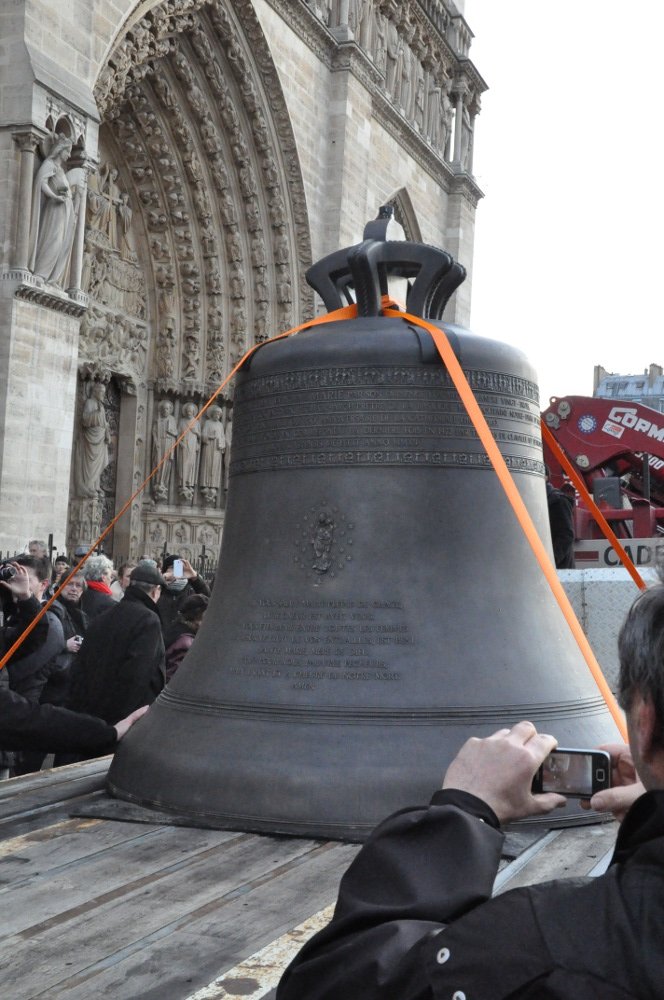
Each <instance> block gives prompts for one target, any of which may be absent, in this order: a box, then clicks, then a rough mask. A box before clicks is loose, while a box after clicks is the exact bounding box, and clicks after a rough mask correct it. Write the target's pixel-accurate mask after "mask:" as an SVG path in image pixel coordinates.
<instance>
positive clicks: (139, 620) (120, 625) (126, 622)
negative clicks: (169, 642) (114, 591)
mask: <svg viewBox="0 0 664 1000" xmlns="http://www.w3.org/2000/svg"><path fill="white" fill-rule="evenodd" d="M164 681H165V675H164V641H163V639H162V635H161V625H160V622H159V615H158V614H157V608H156V605H155V603H154V601H153V600H152V599H151V598H150V597H148V595H147V594H145V593H144V592H143V591H142V590H140V588H139V587H135V586H131V585H130V586H129V587H128V588H127V590H126V591H125V596H124V597H123V599H122V600H121V601H118V602H115V601H114V602H113V607H112V608H110V610H109V611H106V612H105V613H104V614H103V615H100V616H99V617H98V618H95V619H94V621H92V622H90V624H89V626H88V631H87V633H86V636H85V642H84V643H83V645H82V647H81V651H80V653H78V654H77V656H76V660H75V662H74V663H73V665H72V668H71V693H70V701H69V707H70V708H72V709H74V710H75V711H78V712H89V713H90V714H91V715H98V716H100V717H101V718H102V719H105V720H106V721H107V722H110V723H115V722H119V721H120V720H121V719H124V718H125V716H127V715H129V714H130V712H133V711H134V710H135V709H137V708H140V707H141V705H149V704H150V703H151V702H153V701H154V699H155V698H156V697H157V695H158V694H159V692H160V691H161V689H162V688H163V686H164Z"/></svg>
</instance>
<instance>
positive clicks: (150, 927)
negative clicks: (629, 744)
mask: <svg viewBox="0 0 664 1000" xmlns="http://www.w3.org/2000/svg"><path fill="white" fill-rule="evenodd" d="M108 762H109V758H104V759H102V760H97V761H93V762H89V763H85V764H75V765H72V766H70V767H67V768H61V769H59V770H57V771H42V772H40V773H39V774H37V775H30V776H27V777H24V778H15V779H12V780H11V781H5V782H1V783H0V912H1V913H2V921H1V925H0V927H1V929H0V983H1V984H2V985H1V986H0V996H1V997H2V998H3V1000H29V998H36V997H40V998H48V1000H51V998H66V1000H90V998H93V997H94V998H95V1000H96V998H109V1000H221V998H224V1000H233V998H240V997H242V998H243V1000H247V998H248V1000H267V998H270V997H273V995H274V986H275V984H276V982H277V981H278V979H279V976H280V973H281V970H282V969H283V968H284V966H285V965H286V964H287V963H288V962H289V961H290V958H291V957H292V955H293V954H295V952H296V951H297V950H298V949H299V947H300V946H301V944H302V942H303V941H304V940H306V938H307V937H309V936H310V935H311V934H312V933H314V931H315V930H317V929H318V927H319V926H322V925H323V924H324V923H325V922H326V921H327V919H329V914H330V912H331V906H332V904H333V902H334V899H335V896H336V889H337V886H338V883H339V879H340V877H341V875H342V874H343V872H344V870H345V869H346V868H347V866H348V864H349V863H350V861H351V860H352V858H353V857H354V855H355V853H356V852H357V850H358V848H357V846H356V845H349V844H342V843H338V842H332V841H316V840H304V839H299V838H292V837H268V836H257V835H255V834H246V833H232V832H227V831H218V830H199V829H194V828H191V827H184V826H170V825H169V826H167V825H159V824H156V823H154V824H152V823H147V824H146V823H135V822H126V821H123V820H117V819H98V818H90V817H89V816H87V817H86V816H75V815H74V814H75V813H77V812H81V811H83V812H85V811H86V810H87V811H88V812H89V811H90V810H91V808H92V809H93V810H94V807H95V804H97V805H98V804H99V802H100V800H101V799H102V797H103V796H104V792H103V782H104V777H105V774H106V770H107V768H108ZM614 837H615V825H614V824H613V823H610V824H602V825H599V826H586V827H576V828H573V829H569V830H552V831H547V830H537V831H533V830H529V831H527V832H526V833H519V834H516V835H511V836H509V837H508V840H507V842H506V858H505V861H504V864H503V867H502V869H501V871H500V873H499V875H498V879H497V882H496V891H497V892H501V891H504V890H505V889H506V888H512V887H513V886H515V885H520V884H526V883H530V882H536V881H543V880H545V879H548V878H552V877H557V876H562V875H585V874H590V873H595V874H597V873H599V872H600V871H601V870H603V868H604V867H605V866H606V864H607V863H608V858H609V856H610V851H611V848H612V844H613V840H614Z"/></svg>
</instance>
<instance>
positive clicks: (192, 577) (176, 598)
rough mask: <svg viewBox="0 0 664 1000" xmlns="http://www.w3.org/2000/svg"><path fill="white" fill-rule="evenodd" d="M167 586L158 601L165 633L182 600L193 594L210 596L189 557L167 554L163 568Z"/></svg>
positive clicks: (174, 617) (163, 588) (158, 609)
mask: <svg viewBox="0 0 664 1000" xmlns="http://www.w3.org/2000/svg"><path fill="white" fill-rule="evenodd" d="M161 572H162V575H163V577H164V581H165V586H164V587H162V590H161V597H160V598H159V601H158V602H157V611H158V612H159V618H160V620H161V628H162V632H163V633H164V635H165V634H166V632H167V631H169V629H170V627H171V626H172V625H173V623H174V622H175V619H176V618H177V615H178V611H179V610H180V608H181V606H182V602H183V601H185V600H186V598H187V597H191V596H192V594H203V596H204V597H209V596H210V588H209V587H208V585H207V583H206V582H205V580H203V579H202V578H201V577H200V576H199V574H198V573H197V572H196V570H195V569H194V567H193V566H192V565H191V563H190V562H189V560H188V559H184V558H183V557H182V556H179V555H167V556H166V557H165V558H164V561H163V563H162V569H161Z"/></svg>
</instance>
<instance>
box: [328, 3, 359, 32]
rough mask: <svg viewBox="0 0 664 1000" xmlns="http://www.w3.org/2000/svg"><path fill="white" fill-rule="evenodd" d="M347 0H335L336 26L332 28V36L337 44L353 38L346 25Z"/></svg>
mask: <svg viewBox="0 0 664 1000" xmlns="http://www.w3.org/2000/svg"><path fill="white" fill-rule="evenodd" d="M348 13H349V0H337V3H336V19H335V20H336V24H335V25H334V27H333V28H332V34H333V35H334V37H335V38H336V39H337V41H338V42H348V41H350V40H351V39H352V38H353V37H354V36H353V32H352V31H351V30H350V25H349V24H348Z"/></svg>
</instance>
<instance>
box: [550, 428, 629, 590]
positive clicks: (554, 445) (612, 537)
mask: <svg viewBox="0 0 664 1000" xmlns="http://www.w3.org/2000/svg"><path fill="white" fill-rule="evenodd" d="M541 425H542V437H543V438H544V440H545V441H546V443H547V444H548V446H549V448H550V449H551V451H552V452H553V454H554V455H555V457H556V459H557V461H558V462H559V463H560V465H561V466H562V468H563V469H564V470H565V472H566V473H567V475H568V476H569V478H570V479H571V480H572V482H573V483H574V486H575V487H576V489H577V490H578V491H579V493H580V494H581V496H582V497H583V499H584V501H585V503H586V506H587V507H588V510H589V511H590V513H591V514H592V516H593V517H594V518H595V520H596V521H597V523H598V525H599V526H600V528H601V529H602V531H603V532H604V536H605V537H606V539H607V540H608V541H609V542H611V545H612V546H613V548H614V549H615V551H616V553H617V555H618V558H619V559H620V561H621V563H622V564H623V566H624V567H625V569H626V570H627V572H628V573H629V575H630V576H631V578H632V579H633V580H634V583H635V584H636V586H637V587H639V588H640V589H641V590H646V584H645V583H644V581H643V577H642V576H641V574H640V573H639V571H638V569H637V568H636V566H635V565H634V563H633V562H632V560H631V559H630V558H629V556H628V555H627V553H626V552H625V550H624V548H623V547H622V545H621V544H620V542H619V541H618V538H617V536H616V533H615V532H614V530H613V528H612V527H611V525H610V524H609V522H608V521H607V519H606V518H605V517H604V514H602V512H601V510H600V509H599V507H598V506H597V504H596V503H595V501H594V500H593V498H592V497H591V495H590V493H589V492H588V487H587V486H586V484H585V483H584V481H583V479H582V478H581V476H580V475H579V473H578V472H577V471H576V469H575V468H574V466H573V465H572V463H571V462H570V460H569V458H568V457H567V455H566V454H565V452H564V451H563V450H562V448H561V447H560V445H559V444H558V442H557V441H556V439H555V438H554V436H553V434H552V433H551V431H550V430H549V428H548V427H547V426H546V424H545V423H544V421H543V420H542V421H541Z"/></svg>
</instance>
